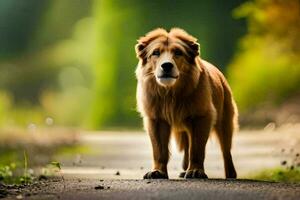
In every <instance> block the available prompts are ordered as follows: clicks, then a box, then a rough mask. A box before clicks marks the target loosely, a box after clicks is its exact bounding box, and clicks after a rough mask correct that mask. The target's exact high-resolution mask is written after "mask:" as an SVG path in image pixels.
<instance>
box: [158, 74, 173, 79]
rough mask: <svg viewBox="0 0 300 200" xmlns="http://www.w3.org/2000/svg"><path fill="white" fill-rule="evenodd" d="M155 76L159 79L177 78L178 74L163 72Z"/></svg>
mask: <svg viewBox="0 0 300 200" xmlns="http://www.w3.org/2000/svg"><path fill="white" fill-rule="evenodd" d="M157 78H159V79H167V78H172V79H177V78H178V76H173V75H171V74H163V75H160V76H157Z"/></svg>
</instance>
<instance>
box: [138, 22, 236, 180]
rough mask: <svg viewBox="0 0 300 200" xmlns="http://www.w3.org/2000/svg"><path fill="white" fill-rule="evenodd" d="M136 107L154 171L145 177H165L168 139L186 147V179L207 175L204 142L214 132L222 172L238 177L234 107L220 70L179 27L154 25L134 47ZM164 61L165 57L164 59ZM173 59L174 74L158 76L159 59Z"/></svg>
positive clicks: (193, 39) (184, 167)
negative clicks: (233, 150) (233, 151)
mask: <svg viewBox="0 0 300 200" xmlns="http://www.w3.org/2000/svg"><path fill="white" fill-rule="evenodd" d="M136 54H137V57H138V58H139V64H138V67H137V70H136V77H137V80H138V85H137V105H138V110H139V112H140V113H141V115H142V117H143V120H144V127H145V129H146V131H147V132H148V134H149V136H150V139H151V143H152V148H153V160H154V166H153V170H152V171H150V172H148V173H147V174H145V176H144V178H168V172H167V163H168V160H169V149H168V146H169V140H170V136H171V133H172V134H173V135H174V136H175V138H176V141H177V144H178V147H179V149H180V150H181V151H184V159H183V169H184V173H182V175H183V176H185V178H207V176H206V174H205V172H204V166H203V162H204V157H205V146H206V143H207V139H208V137H209V134H210V132H211V131H215V132H216V135H217V136H218V139H219V142H220V146H221V149H222V152H223V157H224V168H225V175H226V177H227V178H236V171H235V168H234V165H233V162H232V157H231V152H230V150H231V142H232V134H233V131H234V128H235V127H236V125H237V109H236V106H235V102H234V100H233V98H232V93H231V90H230V87H229V85H228V83H227V82H226V80H225V78H224V76H223V75H222V73H221V72H220V71H219V70H218V69H217V68H216V67H214V66H213V65H212V64H210V63H208V62H206V61H204V60H203V59H201V58H200V56H199V44H198V43H197V40H196V38H194V37H193V36H191V35H189V34H187V33H186V32H185V31H183V30H182V29H178V28H173V29H171V31H170V32H167V31H166V30H164V29H161V28H159V29H155V30H153V31H151V32H149V33H148V34H147V35H146V36H144V37H141V38H140V39H139V40H138V44H137V45H136ZM165 60H167V61H165ZM165 62H170V63H173V66H174V67H173V68H174V69H172V70H173V71H172V73H173V72H174V73H173V74H175V75H174V77H173V78H161V79H160V78H158V77H159V75H158V74H159V73H162V72H161V71H163V70H162V69H161V67H162V65H161V63H165Z"/></svg>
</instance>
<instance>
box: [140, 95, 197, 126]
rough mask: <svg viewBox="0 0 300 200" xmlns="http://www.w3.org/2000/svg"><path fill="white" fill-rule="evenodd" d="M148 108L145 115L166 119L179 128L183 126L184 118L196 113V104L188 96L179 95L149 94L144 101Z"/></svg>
mask: <svg viewBox="0 0 300 200" xmlns="http://www.w3.org/2000/svg"><path fill="white" fill-rule="evenodd" d="M144 103H145V104H146V105H145V106H146V107H148V108H150V109H146V110H148V113H147V115H148V116H150V117H153V118H156V119H163V120H165V121H167V122H168V123H169V124H170V125H171V126H173V127H174V128H177V129H179V128H180V127H181V126H183V123H184V121H185V120H186V118H188V117H190V116H193V115H196V114H197V112H198V111H197V105H194V104H195V103H194V102H193V101H191V99H190V98H184V97H181V96H180V95H171V94H168V93H166V94H165V95H160V96H159V95H157V96H151V97H150V98H149V97H148V98H147V101H146V102H144ZM149 111H150V112H149Z"/></svg>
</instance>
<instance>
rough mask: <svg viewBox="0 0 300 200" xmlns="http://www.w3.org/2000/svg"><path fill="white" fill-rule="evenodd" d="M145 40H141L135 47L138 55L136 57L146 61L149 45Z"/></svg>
mask: <svg viewBox="0 0 300 200" xmlns="http://www.w3.org/2000/svg"><path fill="white" fill-rule="evenodd" d="M142 39H143V38H140V39H139V40H138V41H137V42H138V43H137V44H136V45H135V53H136V57H137V58H139V59H144V58H145V56H146V49H145V48H146V46H147V44H146V43H145V42H143V41H142Z"/></svg>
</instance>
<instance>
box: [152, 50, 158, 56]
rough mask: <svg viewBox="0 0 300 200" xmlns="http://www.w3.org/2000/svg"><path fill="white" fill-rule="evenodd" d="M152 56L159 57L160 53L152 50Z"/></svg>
mask: <svg viewBox="0 0 300 200" xmlns="http://www.w3.org/2000/svg"><path fill="white" fill-rule="evenodd" d="M152 55H153V56H159V55H160V52H159V50H154V51H153V53H152Z"/></svg>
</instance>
